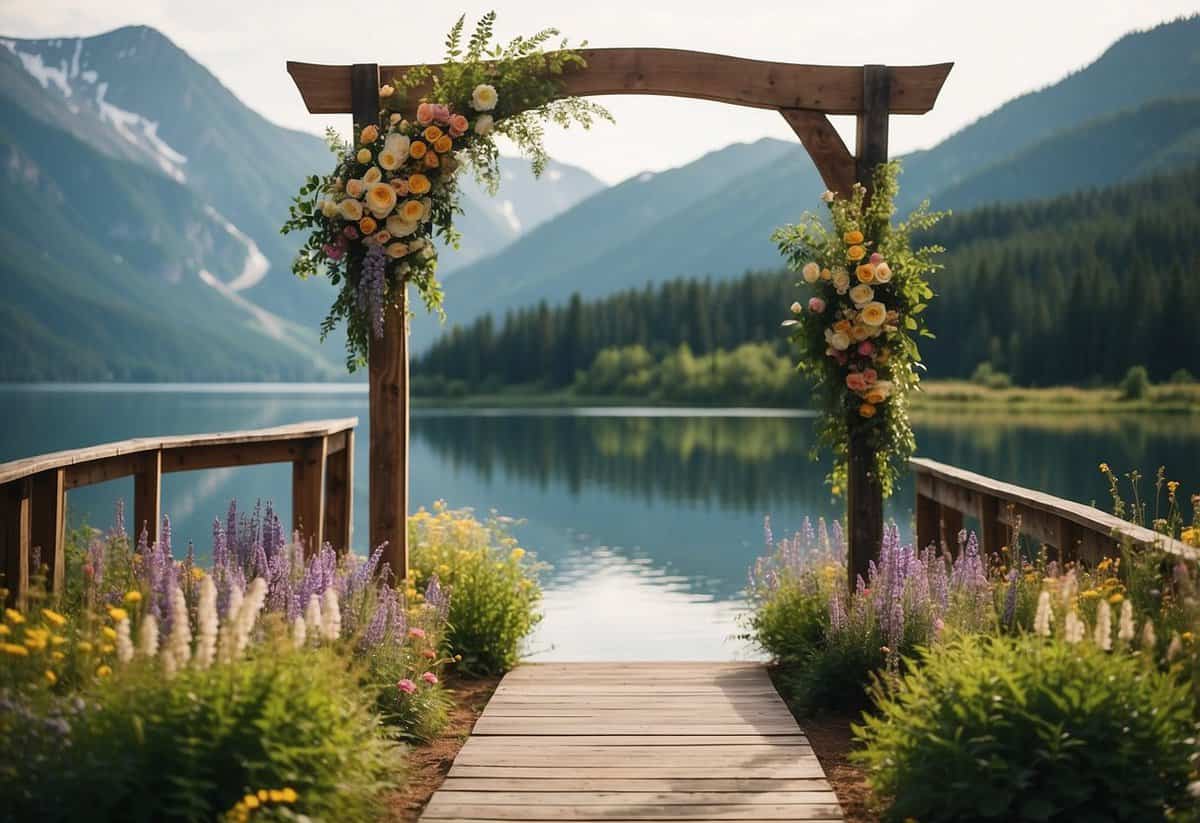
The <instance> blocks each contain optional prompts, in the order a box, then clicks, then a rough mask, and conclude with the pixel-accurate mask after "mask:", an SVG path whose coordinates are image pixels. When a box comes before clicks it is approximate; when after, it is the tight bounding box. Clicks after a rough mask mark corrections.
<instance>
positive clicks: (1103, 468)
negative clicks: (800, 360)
mask: <svg viewBox="0 0 1200 823" xmlns="http://www.w3.org/2000/svg"><path fill="white" fill-rule="evenodd" d="M1100 472H1101V474H1108V472H1109V469H1108V464H1107V463H1101V464H1100Z"/></svg>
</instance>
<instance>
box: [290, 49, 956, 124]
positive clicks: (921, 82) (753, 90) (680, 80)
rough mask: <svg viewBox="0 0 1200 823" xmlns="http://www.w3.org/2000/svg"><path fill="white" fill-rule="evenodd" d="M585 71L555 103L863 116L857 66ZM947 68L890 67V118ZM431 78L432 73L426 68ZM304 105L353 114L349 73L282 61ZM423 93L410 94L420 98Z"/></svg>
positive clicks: (627, 58)
mask: <svg viewBox="0 0 1200 823" xmlns="http://www.w3.org/2000/svg"><path fill="white" fill-rule="evenodd" d="M580 54H581V55H582V56H583V58H584V59H585V60H586V61H587V68H585V69H580V70H575V71H569V72H567V73H566V74H565V75H564V77H563V89H562V96H564V97H568V96H578V97H591V96H599V95H607V94H655V95H666V96H671V97H690V98H694V99H698V100H713V101H716V102H720V103H730V104H733V105H738V106H750V107H753V108H762V109H785V108H789V109H812V110H814V111H819V112H824V113H826V114H857V113H858V112H859V111H861V110H862V104H863V101H862V92H863V67H862V66H813V65H802V64H796V63H775V62H769V61H765V60H747V59H745V58H740V57H730V56H727V55H723V54H709V53H706V52H697V51H686V50H683V49H655V48H618V49H581V50H580ZM953 65H954V64H953V63H939V64H936V65H928V66H897V67H894V68H893V72H894V82H893V84H892V88H891V90H890V98H889V101H888V106H889V110H890V111H891V112H892V113H893V114H924V113H925V112H927V111H929V110H930V109H931V108H933V104H934V103H935V102H936V100H937V97H938V93H939V92H940V91H941V89H942V85H943V84H944V83H945V82H946V77H947V75H949V73H950V69H951V68H952V67H953ZM412 68H413V66H410V65H385V66H381V67H380V76H381V77H382V78H383V79H385V80H387V81H391V80H393V79H396V78H400V77H403V76H404V74H405V73H406V72H408V71H409V70H410V69H412ZM431 68H432V69H433V70H434V71H437V70H438V67H437V66H432V67H431ZM287 71H288V74H290V75H291V76H292V80H293V81H295V83H296V87H297V88H298V89H299V90H300V95H301V97H302V98H303V99H304V104H305V106H307V108H308V110H309V111H310V112H312V113H313V114H347V113H350V112H352V105H353V100H352V96H351V76H352V70H351V67H350V66H327V65H318V64H315V63H301V62H295V61H289V62H288V64H287ZM421 92H422V89H421V88H417V89H415V90H414V93H413V94H411V95H410V99H411V100H414V101H415V100H418V99H420V95H421Z"/></svg>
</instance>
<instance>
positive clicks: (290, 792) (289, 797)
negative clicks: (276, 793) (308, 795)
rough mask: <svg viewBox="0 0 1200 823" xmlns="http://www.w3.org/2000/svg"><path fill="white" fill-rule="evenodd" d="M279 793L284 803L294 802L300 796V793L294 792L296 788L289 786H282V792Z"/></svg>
mask: <svg viewBox="0 0 1200 823" xmlns="http://www.w3.org/2000/svg"><path fill="white" fill-rule="evenodd" d="M280 793H281V794H282V795H283V802H284V803H295V802H296V800H298V799H299V797H300V795H298V794H296V790H295V789H293V788H292V787H291V786H284V787H283V790H282V792H280Z"/></svg>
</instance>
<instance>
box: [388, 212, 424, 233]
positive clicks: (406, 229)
mask: <svg viewBox="0 0 1200 823" xmlns="http://www.w3.org/2000/svg"><path fill="white" fill-rule="evenodd" d="M385 225H386V226H387V230H388V231H389V232H390V233H391V235H392V237H408V236H409V235H410V234H412V233H413V232H414V231H416V230H417V224H416V223H409V222H407V221H406V220H405V219H404V218H403V217H401V216H400V215H398V214H393V215H392V216H391V217H389V218H388V219H387V223H386V224H385Z"/></svg>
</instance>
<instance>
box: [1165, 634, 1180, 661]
mask: <svg viewBox="0 0 1200 823" xmlns="http://www.w3.org/2000/svg"><path fill="white" fill-rule="evenodd" d="M1181 654H1183V640H1182V639H1181V638H1180V637H1179V632H1175V633H1174V634H1172V635H1171V642H1170V643H1169V644H1167V662H1168V663H1169V662H1171V661H1172V660H1174V659H1175V658H1176V657H1179V655H1181Z"/></svg>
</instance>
